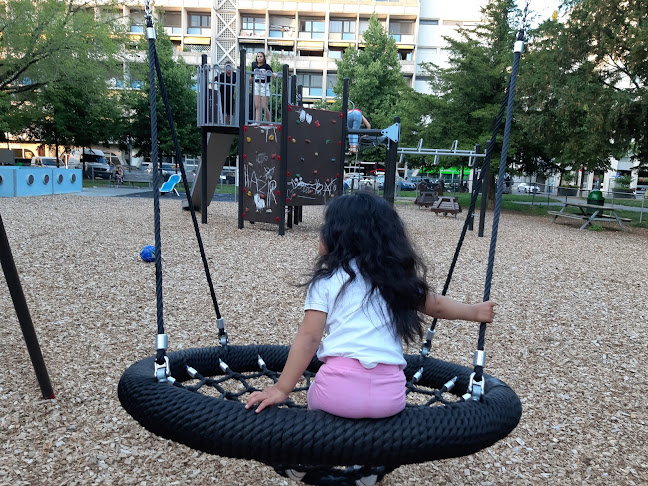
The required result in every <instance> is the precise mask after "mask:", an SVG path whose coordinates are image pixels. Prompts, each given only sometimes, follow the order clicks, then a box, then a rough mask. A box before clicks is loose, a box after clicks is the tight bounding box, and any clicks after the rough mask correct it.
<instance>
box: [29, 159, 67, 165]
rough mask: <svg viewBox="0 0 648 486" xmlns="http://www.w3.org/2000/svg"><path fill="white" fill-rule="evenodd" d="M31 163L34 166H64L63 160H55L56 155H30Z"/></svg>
mask: <svg viewBox="0 0 648 486" xmlns="http://www.w3.org/2000/svg"><path fill="white" fill-rule="evenodd" d="M31 165H33V166H36V167H64V164H63V162H61V161H60V160H57V159H56V157H41V156H37V157H32V159H31Z"/></svg>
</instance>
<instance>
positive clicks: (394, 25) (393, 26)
mask: <svg viewBox="0 0 648 486" xmlns="http://www.w3.org/2000/svg"><path fill="white" fill-rule="evenodd" d="M413 31H414V23H413V22H390V23H389V35H391V36H392V37H393V38H394V40H395V41H396V42H400V41H401V38H402V36H404V35H412V32H413Z"/></svg>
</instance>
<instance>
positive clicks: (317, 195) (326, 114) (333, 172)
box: [286, 105, 343, 206]
mask: <svg viewBox="0 0 648 486" xmlns="http://www.w3.org/2000/svg"><path fill="white" fill-rule="evenodd" d="M287 126H288V174H287V180H288V187H287V197H286V203H287V204H288V205H290V206H305V205H322V204H326V202H327V201H328V200H329V199H330V198H332V197H333V196H335V192H336V189H337V186H338V184H341V183H342V178H341V174H340V167H341V164H340V147H341V145H342V132H343V127H342V113H339V112H334V111H325V110H315V109H311V108H303V107H301V106H293V105H290V106H289V107H288V123H287Z"/></svg>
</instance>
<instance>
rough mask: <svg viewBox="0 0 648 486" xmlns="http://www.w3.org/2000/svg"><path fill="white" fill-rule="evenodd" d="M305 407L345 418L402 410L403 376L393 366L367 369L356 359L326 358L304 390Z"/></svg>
mask: <svg viewBox="0 0 648 486" xmlns="http://www.w3.org/2000/svg"><path fill="white" fill-rule="evenodd" d="M308 408H310V409H311V410H324V411H325V412H328V413H331V414H333V415H337V416H339V417H346V418H353V419H357V418H382V417H389V416H391V415H395V414H397V413H398V412H400V411H401V410H403V409H404V408H405V374H404V373H403V371H402V370H401V369H400V367H399V366H397V365H386V364H379V365H377V366H376V367H375V368H371V369H367V368H365V367H364V366H362V365H361V364H360V362H359V361H358V360H356V359H351V358H343V357H339V356H332V357H329V358H326V363H324V364H323V365H322V367H321V368H320V369H319V371H318V372H317V374H316V375H315V380H314V381H313V383H311V386H310V388H309V390H308Z"/></svg>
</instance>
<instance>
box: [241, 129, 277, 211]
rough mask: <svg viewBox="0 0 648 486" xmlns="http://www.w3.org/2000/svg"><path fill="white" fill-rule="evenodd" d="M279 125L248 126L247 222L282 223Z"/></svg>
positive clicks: (245, 162)
mask: <svg viewBox="0 0 648 486" xmlns="http://www.w3.org/2000/svg"><path fill="white" fill-rule="evenodd" d="M280 134H281V131H280V128H279V127H277V126H245V127H244V129H243V160H242V163H241V171H240V174H241V175H242V185H241V202H242V207H243V210H242V216H243V219H244V220H245V221H255V222H256V221H258V222H265V223H278V222H279V195H280V190H279V189H280V188H279V165H280V161H281V155H280V153H279V149H280V143H279V135H280Z"/></svg>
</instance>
